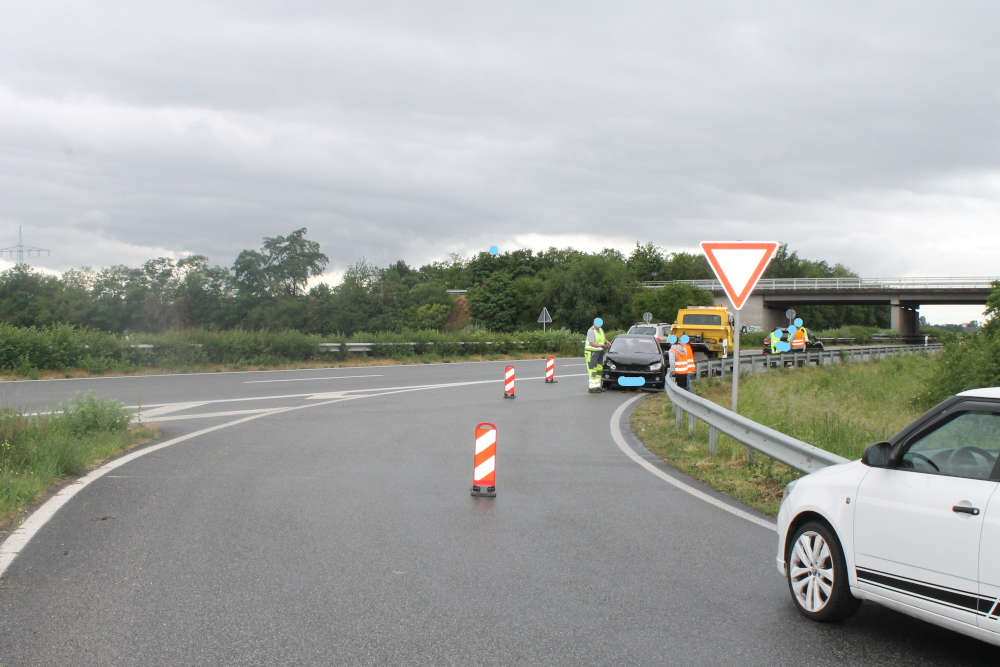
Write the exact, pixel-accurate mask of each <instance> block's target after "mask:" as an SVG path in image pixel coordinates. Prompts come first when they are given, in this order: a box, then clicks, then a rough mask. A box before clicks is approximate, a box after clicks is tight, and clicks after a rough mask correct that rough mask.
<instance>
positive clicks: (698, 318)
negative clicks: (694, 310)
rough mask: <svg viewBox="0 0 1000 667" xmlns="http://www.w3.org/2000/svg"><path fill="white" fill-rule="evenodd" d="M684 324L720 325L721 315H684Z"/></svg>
mask: <svg viewBox="0 0 1000 667" xmlns="http://www.w3.org/2000/svg"><path fill="white" fill-rule="evenodd" d="M684 324H704V325H707V326H715V327H717V326H721V325H722V316H721V315H701V314H697V315H685V316H684Z"/></svg>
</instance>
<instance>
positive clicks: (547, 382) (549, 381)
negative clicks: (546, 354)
mask: <svg viewBox="0 0 1000 667" xmlns="http://www.w3.org/2000/svg"><path fill="white" fill-rule="evenodd" d="M558 381H559V380H550V379H548V378H545V384H555V383H556V382H558Z"/></svg>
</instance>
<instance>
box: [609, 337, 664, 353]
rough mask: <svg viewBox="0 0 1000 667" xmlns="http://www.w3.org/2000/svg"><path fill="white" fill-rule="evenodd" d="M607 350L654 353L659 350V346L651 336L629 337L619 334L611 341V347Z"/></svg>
mask: <svg viewBox="0 0 1000 667" xmlns="http://www.w3.org/2000/svg"><path fill="white" fill-rule="evenodd" d="M609 351H610V352H612V353H614V352H618V353H622V352H625V353H628V352H640V353H646V354H656V353H657V352H659V351H660V348H659V347H658V346H657V345H656V341H655V340H653V339H652V338H631V337H625V336H619V337H618V338H615V340H614V342H613V343H611V349H610V350H609Z"/></svg>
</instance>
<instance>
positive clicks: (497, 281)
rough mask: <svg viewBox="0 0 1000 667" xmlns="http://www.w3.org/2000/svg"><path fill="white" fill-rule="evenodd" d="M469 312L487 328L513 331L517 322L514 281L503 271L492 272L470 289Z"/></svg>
mask: <svg viewBox="0 0 1000 667" xmlns="http://www.w3.org/2000/svg"><path fill="white" fill-rule="evenodd" d="M469 312H470V313H471V314H472V316H473V317H474V318H476V320H478V321H479V323H480V324H482V325H483V326H484V327H486V328H487V329H491V330H494V331H513V330H514V327H515V325H516V323H517V295H516V294H515V292H514V281H513V280H511V277H510V276H509V275H508V274H507V273H505V272H502V271H497V272H494V273H492V274H490V275H489V276H488V277H487V278H486V280H484V281H483V284H482V285H479V286H477V287H473V288H472V289H470V290H469Z"/></svg>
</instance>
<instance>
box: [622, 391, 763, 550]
mask: <svg viewBox="0 0 1000 667" xmlns="http://www.w3.org/2000/svg"><path fill="white" fill-rule="evenodd" d="M640 398H643V397H642V396H633V397H632V398H630V399H629V400H627V401H625V402H624V403H622V404H621V405H620V406H618V409H617V410H615V412H614V414H612V415H611V437H612V439H613V440H614V441H615V444H616V445H618V449H620V450H622V453H623V454H625V456H627V457H629V458H630V459H632V460H633V461H634V462H636V463H638V464H639V465H640V466H642V467H643V468H645V469H646V470H647V471H648V472H650V473H652V474H653V475H656V476H657V477H659V478H660V479H662V480H663V481H664V482H666V483H667V484H670V485H672V486H675V487H676V488H678V489H680V490H681V491H683V492H684V493H687V494H689V495H692V496H694V497H695V498H698V499H699V500H704V501H705V502H706V503H708V504H709V505H714V506H715V507H718V508H719V509H721V510H723V511H725V512H729V513H730V514H732V515H733V516H737V517H739V518H741V519H745V520H747V521H749V522H750V523H755V524H757V525H758V526H761V527H762V528H767V529H768V530H773V531H775V532H777V530H778V528H777V526H776V525H775V524H773V523H771V522H770V521H767V520H765V519H762V518H760V517H759V516H755V515H753V514H750V513H749V512H745V511H743V510H741V509H740V508H738V507H734V506H733V505H730V504H729V503H727V502H724V501H722V500H719V499H718V498H716V497H714V496H710V495H708V494H707V493H705V492H704V491H701V490H700V489H696V488H694V487H693V486H691V485H690V484H687V483H685V482H682V481H681V480H679V479H677V478H676V477H674V476H673V475H669V474H667V473H665V472H664V471H662V470H660V469H659V468H657V467H656V466H654V465H653V464H652V463H650V462H649V461H647V460H646V459H644V458H642V457H641V456H639V455H638V454H636V453H635V451H634V450H633V449H632V448H631V447H629V445H628V442H626V441H625V436H624V435H623V433H622V415H624V414H625V410H626V409H628V407H629V406H630V405H632V404H633V403H635V402H636V401H638V400H639V399H640Z"/></svg>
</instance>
